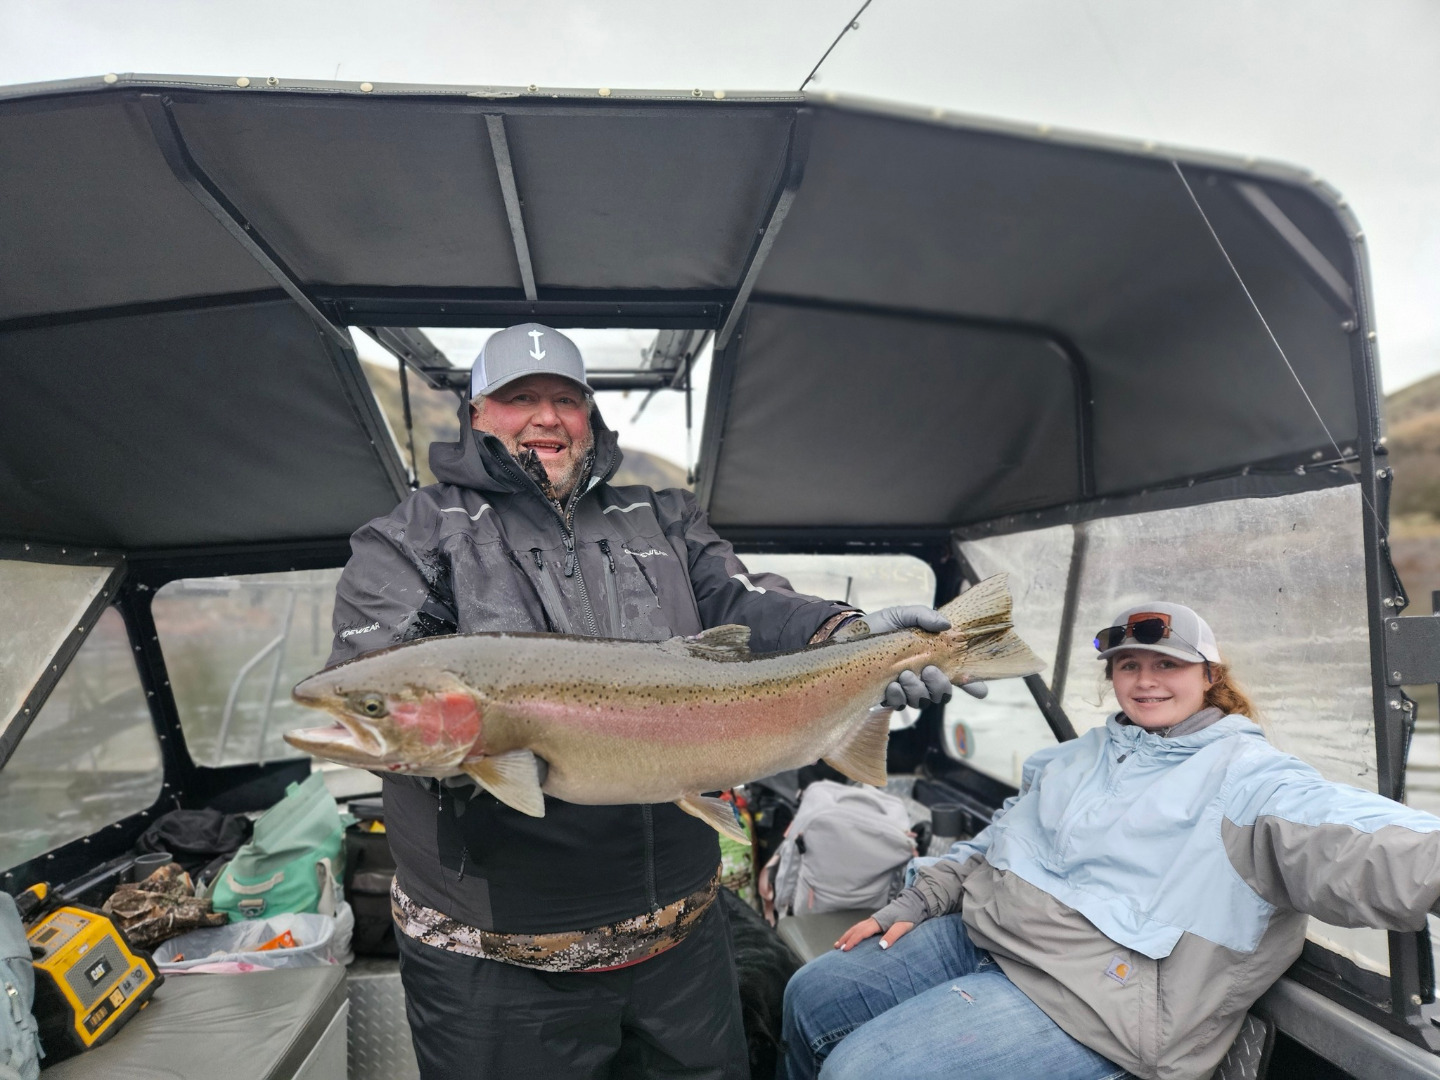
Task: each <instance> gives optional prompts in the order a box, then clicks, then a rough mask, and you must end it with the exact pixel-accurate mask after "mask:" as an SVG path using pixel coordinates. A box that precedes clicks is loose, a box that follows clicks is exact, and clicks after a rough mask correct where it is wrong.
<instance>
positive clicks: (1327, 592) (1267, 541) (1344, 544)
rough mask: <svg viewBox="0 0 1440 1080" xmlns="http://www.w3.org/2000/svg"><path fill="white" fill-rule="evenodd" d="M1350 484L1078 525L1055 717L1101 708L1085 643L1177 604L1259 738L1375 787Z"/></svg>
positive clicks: (1358, 541) (1090, 714)
mask: <svg viewBox="0 0 1440 1080" xmlns="http://www.w3.org/2000/svg"><path fill="white" fill-rule="evenodd" d="M1359 491H1360V489H1359V487H1358V486H1353V487H1343V488H1329V489H1325V490H1322V491H1310V492H1304V493H1300V494H1295V495H1287V496H1282V497H1276V498H1268V499H1236V500H1233V501H1230V502H1222V503H1209V504H1207V505H1204V506H1193V507H1186V508H1182V509H1175V510H1160V511H1153V512H1151V513H1146V514H1132V515H1127V516H1123V517H1113V518H1106V519H1104V520H1102V521H1092V522H1089V523H1087V524H1085V525H1084V526H1081V527H1082V528H1083V529H1084V530H1085V554H1084V560H1083V565H1082V567H1081V571H1080V591H1079V596H1078V602H1077V606H1076V617H1075V625H1074V633H1073V637H1072V639H1071V649H1070V673H1069V678H1068V680H1067V682H1066V689H1065V701H1064V705H1065V711H1066V712H1067V713H1068V714H1069V715H1070V719H1071V721H1072V722H1073V723H1074V725H1075V729H1076V730H1077V731H1085V730H1086V729H1088V728H1090V727H1093V726H1094V725H1096V724H1099V723H1102V722H1103V721H1104V719H1105V717H1106V716H1107V715H1109V713H1110V712H1112V711H1113V710H1114V698H1113V696H1112V695H1110V694H1109V693H1108V692H1106V693H1105V694H1104V697H1103V699H1102V696H1101V695H1102V690H1103V687H1104V684H1103V678H1102V675H1101V671H1100V668H1101V665H1100V664H1099V663H1097V662H1096V660H1095V649H1094V646H1093V645H1092V643H1091V642H1092V639H1093V637H1094V635H1095V632H1096V631H1097V630H1099V629H1100V628H1101V627H1104V626H1107V625H1109V620H1110V619H1112V618H1113V617H1114V616H1115V615H1116V613H1118V612H1119V611H1121V610H1123V609H1124V608H1126V607H1129V606H1131V605H1133V604H1140V603H1144V602H1145V601H1146V600H1170V601H1173V602H1175V603H1181V604H1189V605H1190V606H1192V607H1194V608H1195V609H1196V610H1197V611H1199V612H1200V613H1201V614H1202V615H1203V616H1204V617H1205V619H1206V621H1208V622H1209V623H1210V625H1211V627H1212V628H1213V629H1214V631H1215V638H1216V640H1217V641H1218V642H1219V645H1220V652H1221V655H1222V656H1223V657H1224V658H1225V660H1226V662H1228V663H1229V664H1230V665H1231V668H1232V670H1233V672H1234V674H1235V677H1236V680H1237V681H1238V682H1239V683H1240V685H1241V686H1243V687H1244V688H1245V690H1246V691H1247V692H1248V693H1249V695H1250V697H1251V699H1252V700H1253V701H1254V702H1255V705H1256V708H1257V709H1258V710H1259V712H1260V716H1259V717H1257V718H1256V719H1258V720H1259V721H1260V724H1261V726H1262V727H1263V728H1264V729H1265V734H1266V736H1267V737H1268V738H1269V740H1270V741H1271V742H1272V743H1273V744H1274V745H1276V746H1278V747H1279V748H1280V749H1282V750H1285V751H1287V752H1289V753H1292V754H1295V755H1296V756H1297V757H1300V758H1303V759H1304V760H1305V761H1307V762H1309V763H1310V764H1311V765H1313V766H1315V768H1317V769H1319V770H1320V772H1321V773H1323V774H1324V775H1325V777H1326V778H1327V779H1330V780H1337V781H1340V782H1342V783H1346V784H1354V785H1355V786H1356V787H1362V788H1365V789H1367V790H1369V791H1374V790H1376V787H1377V784H1378V779H1377V775H1376V762H1375V730H1374V717H1373V715H1372V713H1373V709H1372V704H1371V696H1370V695H1371V687H1370V644H1369V623H1368V620H1367V617H1366V609H1365V595H1366V594H1365V557H1364V546H1363V540H1362V536H1361V531H1360V526H1361V522H1362V520H1363V519H1362V517H1361V515H1362V514H1364V513H1366V512H1367V511H1366V509H1365V507H1364V505H1363V504H1362V503H1361V501H1360V494H1359Z"/></svg>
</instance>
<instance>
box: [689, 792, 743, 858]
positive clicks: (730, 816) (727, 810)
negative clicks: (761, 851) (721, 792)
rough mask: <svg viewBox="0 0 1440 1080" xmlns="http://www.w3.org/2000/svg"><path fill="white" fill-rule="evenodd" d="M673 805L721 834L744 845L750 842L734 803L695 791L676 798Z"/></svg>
mask: <svg viewBox="0 0 1440 1080" xmlns="http://www.w3.org/2000/svg"><path fill="white" fill-rule="evenodd" d="M675 805H676V806H678V807H680V809H681V810H684V811H685V812H686V813H687V814H690V815H692V816H693V817H697V818H699V819H700V820H701V821H703V822H705V824H706V825H709V826H710V827H711V828H712V829H714V830H715V831H716V832H718V833H719V834H720V835H721V836H728V837H729V838H730V839H731V840H735V841H738V842H739V843H742V844H746V845H748V844H749V843H750V837H749V836H747V835H746V834H745V828H744V826H742V825H741V824H740V819H739V818H737V817H736V816H735V804H734V803H730V802H726V801H725V800H724V799H716V798H713V797H711V796H708V795H700V794H698V793H697V794H695V795H686V796H685V797H684V798H683V799H677V800H676V801H675Z"/></svg>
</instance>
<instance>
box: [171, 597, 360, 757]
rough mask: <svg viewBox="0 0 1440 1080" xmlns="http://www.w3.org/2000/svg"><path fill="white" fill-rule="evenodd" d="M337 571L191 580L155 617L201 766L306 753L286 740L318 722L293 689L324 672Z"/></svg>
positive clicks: (187, 735) (182, 723) (189, 741)
mask: <svg viewBox="0 0 1440 1080" xmlns="http://www.w3.org/2000/svg"><path fill="white" fill-rule="evenodd" d="M339 577H340V571H339V570H338V569H335V570H300V571H291V572H287V573H279V574H248V575H243V576H239V577H215V578H185V579H182V580H179V581H171V582H169V583H167V584H166V585H164V586H163V587H162V588H161V589H160V590H159V591H158V592H157V593H156V594H155V599H154V601H153V604H152V606H151V611H152V613H153V614H154V617H155V627H156V632H157V634H158V636H159V638H160V648H161V650H162V651H163V652H164V654H165V668H166V670H167V671H168V672H169V675H170V686H171V689H172V690H173V692H174V694H175V705H176V708H177V709H178V711H179V713H180V726H181V728H182V729H183V730H184V732H185V744H186V745H187V746H188V747H189V748H190V755H191V757H193V758H194V760H195V763H196V764H197V765H204V766H211V767H216V766H221V765H239V764H246V763H252V762H261V763H263V762H266V761H274V760H277V759H280V758H293V757H297V756H299V754H298V752H297V751H296V750H294V749H293V748H292V747H290V746H289V745H288V744H287V743H286V742H285V741H284V740H283V738H282V736H283V734H284V733H285V732H286V731H288V730H290V729H292V728H297V727H308V726H312V725H314V724H315V723H317V720H316V718H315V714H314V713H312V712H311V711H310V710H308V709H303V708H301V707H300V706H299V705H296V704H295V703H294V702H293V701H292V700H291V699H290V689H291V687H293V686H294V685H295V684H296V683H297V682H299V681H300V680H301V679H303V678H305V677H306V676H308V675H313V674H314V673H315V672H317V671H319V670H320V669H321V668H322V667H324V666H325V661H326V660H327V659H328V658H329V656H330V644H331V629H330V615H331V611H332V610H333V609H334V606H335V583H336V581H338V580H339Z"/></svg>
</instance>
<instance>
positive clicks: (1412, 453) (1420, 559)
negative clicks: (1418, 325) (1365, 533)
mask: <svg viewBox="0 0 1440 1080" xmlns="http://www.w3.org/2000/svg"><path fill="white" fill-rule="evenodd" d="M1385 414H1386V420H1387V422H1388V432H1387V434H1388V444H1389V447H1390V464H1391V465H1392V466H1393V467H1394V469H1395V486H1394V488H1393V490H1392V492H1391V498H1390V522H1391V525H1390V553H1391V557H1392V558H1393V559H1394V560H1395V568H1396V569H1397V570H1399V571H1400V579H1401V580H1402V581H1403V582H1404V583H1405V588H1406V589H1407V590H1408V591H1409V593H1410V596H1411V599H1412V602H1413V604H1414V608H1412V610H1420V611H1428V610H1430V593H1431V591H1432V590H1436V589H1440V375H1432V376H1431V377H1430V378H1428V379H1424V380H1422V381H1421V382H1418V383H1416V384H1415V385H1413V386H1407V387H1405V388H1404V389H1403V390H1397V391H1396V392H1395V393H1393V394H1391V395H1390V396H1389V397H1388V398H1386V399H1385Z"/></svg>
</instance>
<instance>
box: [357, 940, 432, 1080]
mask: <svg viewBox="0 0 1440 1080" xmlns="http://www.w3.org/2000/svg"><path fill="white" fill-rule="evenodd" d="M349 985H350V1040H349V1077H350V1080H419V1077H420V1069H419V1066H417V1065H416V1064H415V1050H414V1048H413V1047H412V1046H411V1045H410V1025H409V1024H408V1023H407V1022H406V1020H405V991H404V990H402V989H401V987H400V968H399V967H398V966H397V964H396V962H395V961H394V960H379V959H371V958H366V957H361V958H359V959H357V960H356V961H355V962H354V963H353V964H351V965H350V976H349Z"/></svg>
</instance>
